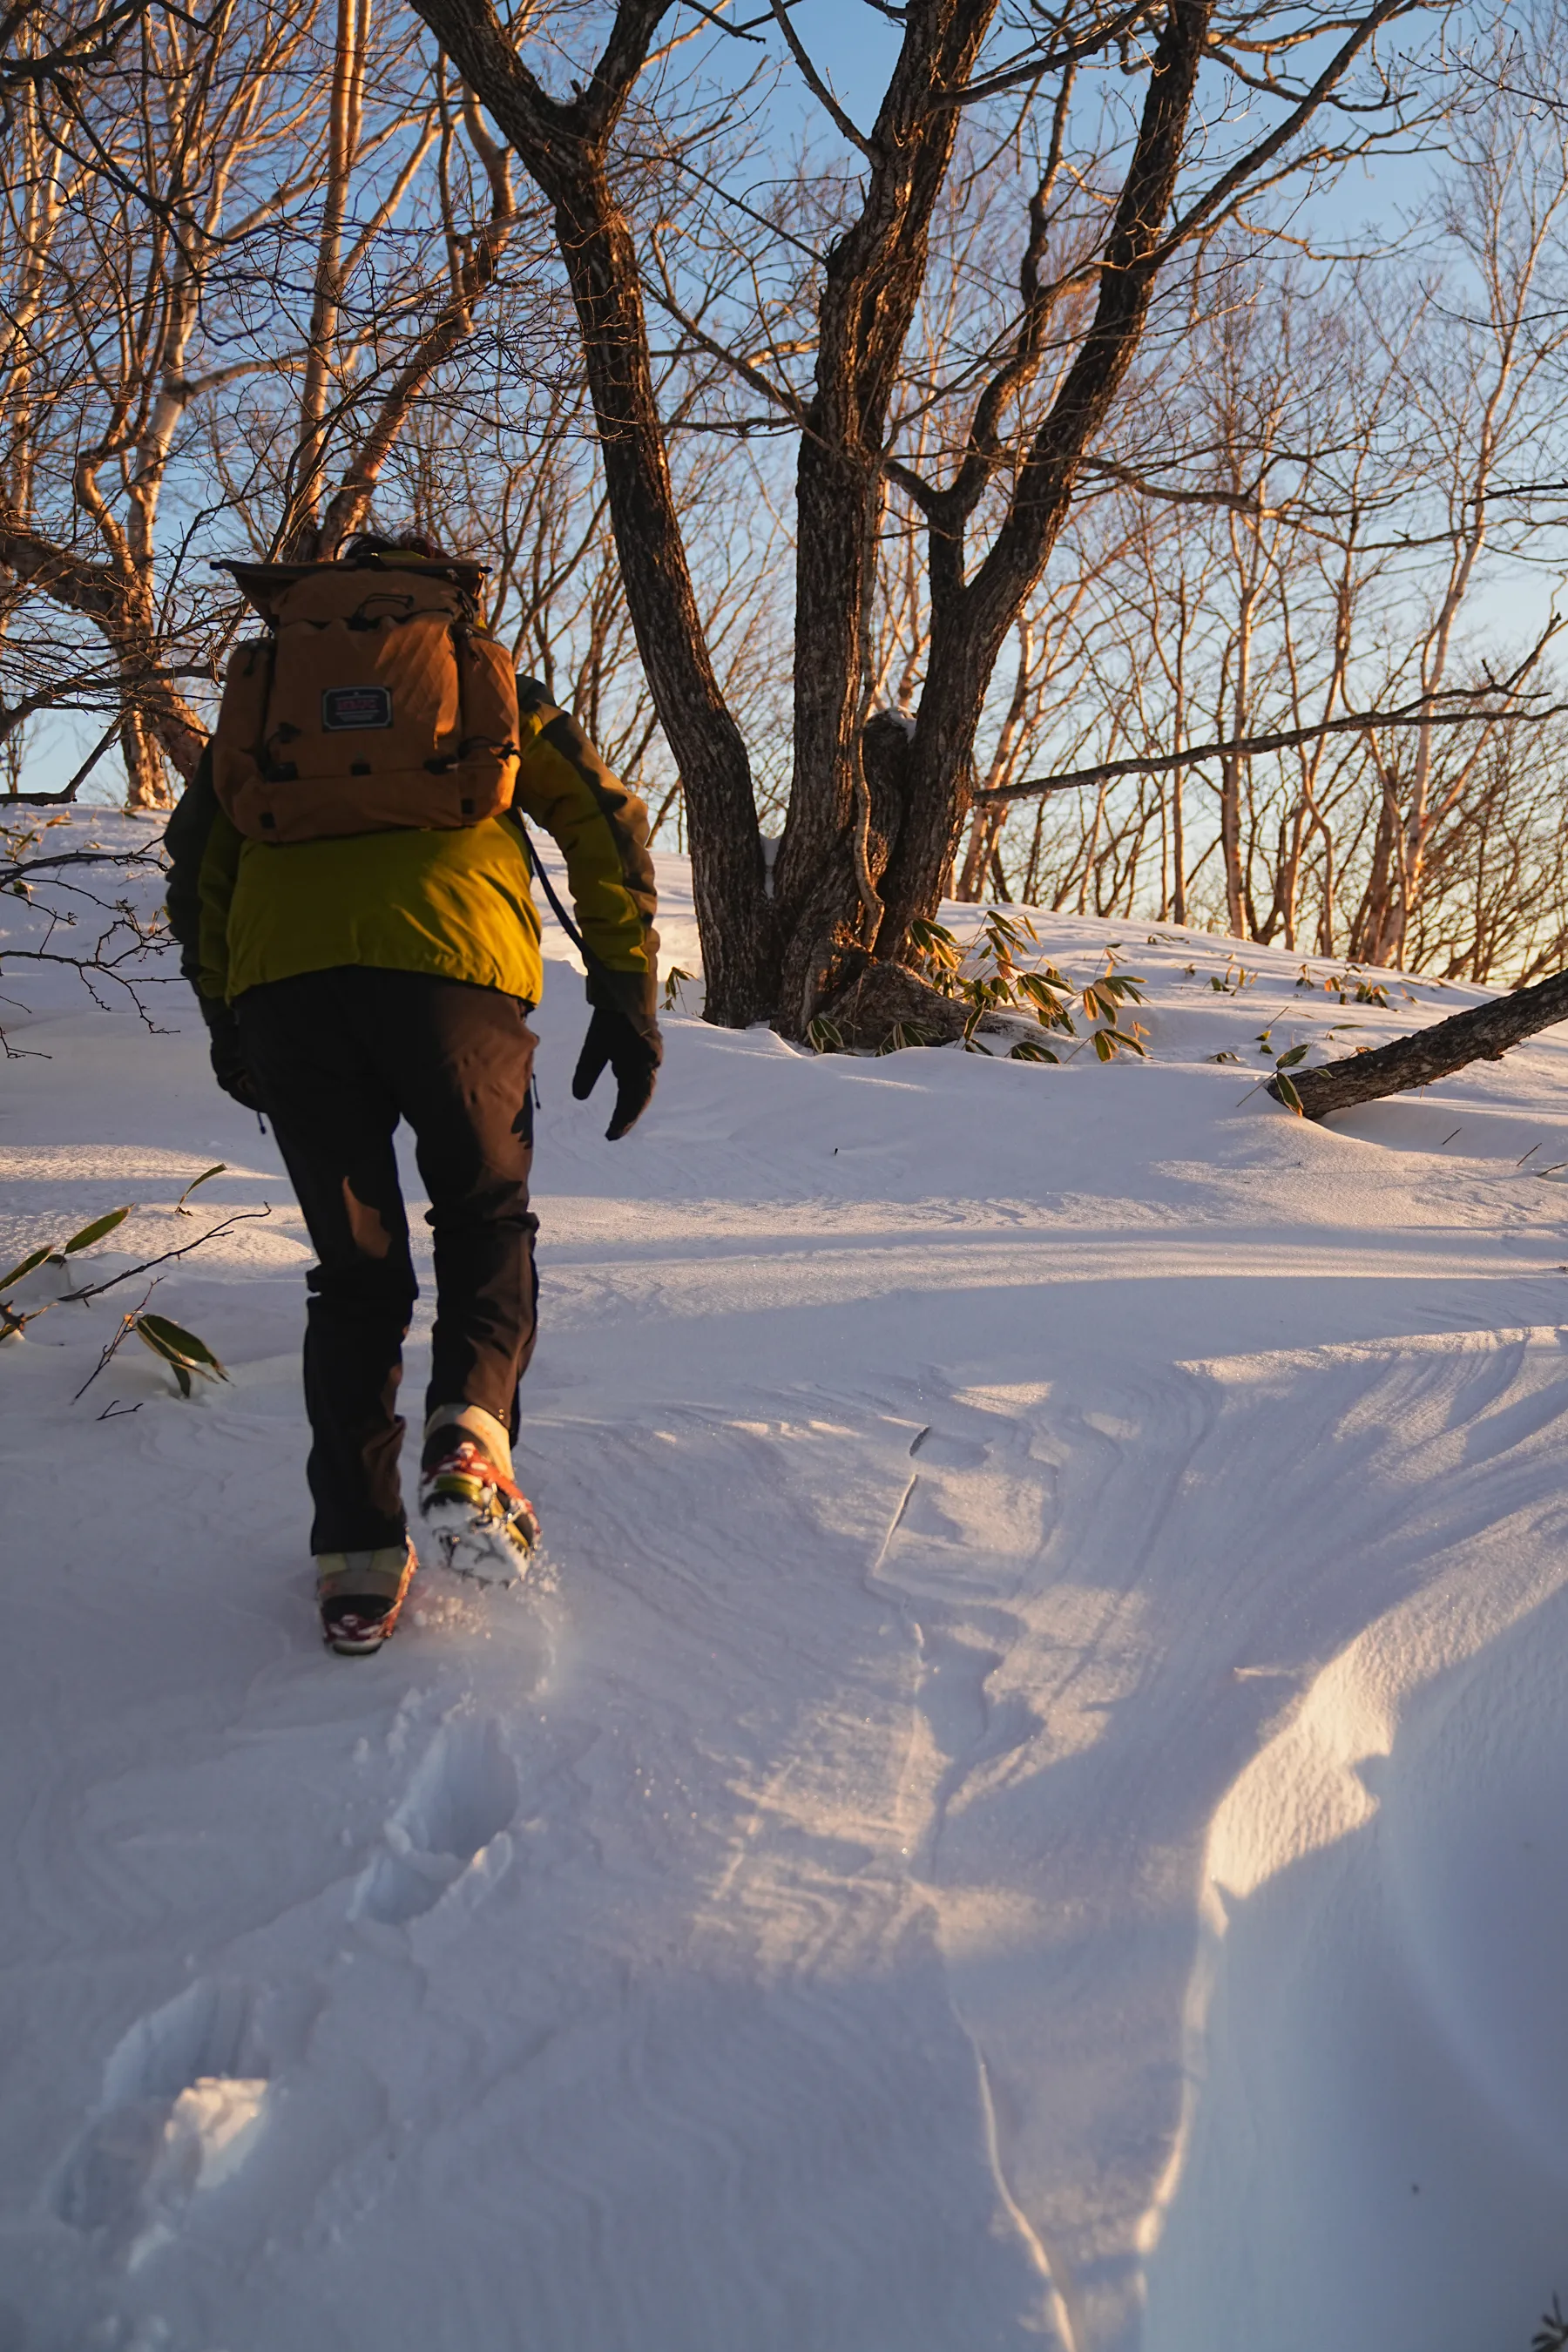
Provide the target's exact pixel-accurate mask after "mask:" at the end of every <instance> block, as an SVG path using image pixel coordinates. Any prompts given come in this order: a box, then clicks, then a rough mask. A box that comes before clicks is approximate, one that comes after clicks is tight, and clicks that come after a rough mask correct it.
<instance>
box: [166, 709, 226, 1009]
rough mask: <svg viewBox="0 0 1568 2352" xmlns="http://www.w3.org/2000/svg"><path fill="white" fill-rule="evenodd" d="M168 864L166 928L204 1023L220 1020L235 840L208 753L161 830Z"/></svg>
mask: <svg viewBox="0 0 1568 2352" xmlns="http://www.w3.org/2000/svg"><path fill="white" fill-rule="evenodd" d="M163 848H164V851H165V853H166V855H167V856H168V860H169V887H168V895H167V901H166V903H167V906H168V909H169V929H170V930H171V931H172V932H173V933H174V938H175V940H176V941H177V942H178V945H179V950H180V970H181V971H182V972H183V973H184V976H185V978H186V979H187V980H188V981H189V982H190V983H191V986H192V987H193V988H194V989H195V992H196V1002H197V1003H198V1004H199V1005H200V1006H201V1008H202V1012H203V1013H204V1014H205V1017H206V1020H207V1022H208V1024H209V1025H210V1024H212V1023H213V1022H214V1021H215V1020H218V1019H220V1018H222V1017H223V1014H224V1008H225V999H226V996H227V993H228V908H229V901H230V899H231V898H233V896H234V881H235V875H236V873H237V870H238V866H239V850H240V839H239V835H238V834H237V832H236V831H235V829H234V827H233V825H232V824H230V823H229V821H228V819H227V817H226V816H225V814H224V813H223V811H222V809H220V808H219V806H218V804H217V794H216V792H215V791H214V790H213V776H212V752H211V751H210V750H208V751H204V752H203V753H202V756H201V759H200V761H198V762H197V765H196V772H195V775H194V776H193V777H192V778H191V781H190V782H189V783H188V784H187V785H186V786H185V789H184V792H183V793H181V795H180V797H179V800H178V801H177V802H176V803H175V806H174V814H173V816H171V818H170V819H169V822H168V824H167V825H166V826H165V828H164V832H163Z"/></svg>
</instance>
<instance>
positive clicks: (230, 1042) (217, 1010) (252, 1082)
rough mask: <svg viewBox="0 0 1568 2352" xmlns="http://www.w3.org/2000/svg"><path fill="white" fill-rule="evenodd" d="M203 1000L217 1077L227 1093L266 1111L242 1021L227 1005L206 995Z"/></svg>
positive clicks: (252, 1108)
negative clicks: (244, 1042) (242, 1036)
mask: <svg viewBox="0 0 1568 2352" xmlns="http://www.w3.org/2000/svg"><path fill="white" fill-rule="evenodd" d="M200 1001H201V1008H202V1018H203V1020H204V1021H205V1023H206V1024H207V1035H208V1040H209V1044H210V1047H211V1052H212V1066H213V1076H214V1077H215V1078H216V1080H217V1082H218V1084H219V1086H220V1087H222V1088H223V1090H224V1092H225V1094H226V1095H231V1096H232V1097H233V1098H234V1100H235V1101H236V1102H237V1103H240V1104H242V1105H243V1106H244V1108H246V1109H247V1110H254V1111H261V1110H265V1109H266V1108H267V1106H266V1104H265V1103H264V1102H263V1101H262V1099H261V1088H260V1087H258V1085H257V1083H256V1074H255V1072H254V1071H253V1070H252V1069H251V1067H250V1065H249V1063H248V1062H247V1060H246V1058H245V1047H244V1045H242V1044H241V1042H240V1035H239V1024H238V1022H237V1020H236V1019H235V1017H234V1014H233V1013H232V1012H231V1011H230V1010H229V1007H228V1006H227V1005H226V1004H215V1003H213V1002H212V1000H211V998H210V997H205V996H204V997H203V998H202V999H201V1000H200Z"/></svg>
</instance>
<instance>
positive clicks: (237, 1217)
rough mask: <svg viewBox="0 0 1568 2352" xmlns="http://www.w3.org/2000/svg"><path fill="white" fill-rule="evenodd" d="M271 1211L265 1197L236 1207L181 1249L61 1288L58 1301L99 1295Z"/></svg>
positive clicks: (265, 1215) (64, 1304)
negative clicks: (75, 1287)
mask: <svg viewBox="0 0 1568 2352" xmlns="http://www.w3.org/2000/svg"><path fill="white" fill-rule="evenodd" d="M271 1214H272V1203H271V1202H269V1201H264V1202H262V1204H261V1206H260V1208H259V1209H237V1210H236V1211H235V1213H234V1215H233V1216H232V1217H225V1219H224V1220H223V1223H221V1224H217V1225H212V1226H209V1227H208V1229H207V1231H206V1232H205V1234H197V1236H196V1238H195V1241H194V1242H187V1243H186V1244H185V1245H184V1249H174V1250H165V1251H164V1252H163V1255H162V1256H161V1257H148V1258H143V1259H142V1263H141V1265H128V1266H127V1267H126V1269H125V1271H124V1273H123V1274H114V1275H110V1278H109V1280H108V1281H107V1282H94V1283H89V1285H88V1286H87V1288H86V1289H85V1290H62V1291H61V1293H60V1297H59V1304H60V1305H61V1306H62V1307H64V1306H66V1305H67V1304H68V1303H70V1302H72V1301H74V1302H76V1303H77V1304H78V1305H79V1304H80V1303H81V1302H82V1300H84V1299H88V1298H101V1297H102V1296H103V1294H104V1292H105V1291H106V1290H113V1289H116V1288H117V1287H118V1286H119V1285H120V1284H121V1283H122V1282H131V1281H132V1280H133V1279H134V1278H135V1276H137V1275H139V1274H147V1273H150V1272H151V1270H152V1268H153V1266H155V1265H171V1264H172V1263H173V1261H174V1259H175V1258H178V1257H189V1255H190V1254H191V1252H192V1251H193V1250H199V1249H200V1248H202V1247H203V1245H204V1244H205V1243H207V1242H216V1239H217V1237H218V1235H219V1234H226V1233H227V1232H228V1231H229V1229H230V1227H231V1226H233V1225H245V1224H249V1223H251V1222H252V1221H253V1220H254V1219H256V1218H258V1217H269V1216H270V1215H271ZM143 1304H145V1302H144V1301H143ZM136 1311H137V1313H138V1314H140V1313H141V1311H142V1310H141V1308H140V1307H138V1308H137V1310H136Z"/></svg>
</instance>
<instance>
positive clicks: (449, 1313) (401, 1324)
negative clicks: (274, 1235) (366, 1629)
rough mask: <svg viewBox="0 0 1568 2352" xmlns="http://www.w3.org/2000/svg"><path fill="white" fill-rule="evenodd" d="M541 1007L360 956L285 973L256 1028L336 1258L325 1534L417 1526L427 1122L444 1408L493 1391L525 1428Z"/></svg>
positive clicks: (322, 1380) (367, 1543)
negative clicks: (406, 1493) (417, 1320)
mask: <svg viewBox="0 0 1568 2352" xmlns="http://www.w3.org/2000/svg"><path fill="white" fill-rule="evenodd" d="M530 1010H531V1007H530V1006H529V1005H528V1004H526V1003H523V1002H521V1000H520V999H519V998H517V997H515V996H503V995H501V994H500V992H499V990H496V989H491V988H474V987H470V986H468V984H467V983H465V982H462V981H456V980H441V979H437V977H436V976H435V975H434V974H431V973H426V972H415V971H374V970H372V969H370V968H369V967H368V966H364V965H360V964H352V965H343V966H341V967H340V968H338V969H337V970H335V971H312V972H304V973H301V974H300V977H299V978H298V979H295V980H279V981H273V982H268V984H267V985H266V986H265V987H261V988H253V989H250V990H248V991H247V992H246V994H245V995H244V996H242V997H241V998H240V1000H239V1003H238V1005H237V1013H238V1015H239V1025H240V1034H241V1036H242V1038H243V1040H244V1045H245V1053H246V1059H247V1063H248V1065H249V1066H250V1068H251V1070H252V1071H253V1073H254V1074H255V1076H256V1079H257V1082H258V1087H259V1088H260V1092H261V1097H262V1100H263V1101H264V1102H265V1104H266V1106H267V1109H268V1115H269V1116H270V1118H271V1120H272V1125H273V1129H274V1131H275V1133H276V1135H277V1138H278V1144H279V1150H281V1152H282V1154H283V1159H284V1162H285V1165H286V1166H287V1168H288V1171H289V1177H290V1179H291V1180H292V1182H293V1186H294V1190H295V1192H297V1193H298V1195H299V1199H300V1208H301V1209H302V1210H303V1211H304V1214H305V1223H306V1225H307V1226H308V1228H309V1230H310V1240H311V1243H312V1244H313V1246H314V1248H315V1252H316V1255H317V1257H318V1259H319V1260H320V1263H319V1264H318V1265H314V1266H312V1267H311V1269H310V1274H309V1276H307V1281H308V1285H309V1288H310V1312H309V1317H308V1320H307V1325H306V1333H305V1407H306V1411H307V1412H309V1414H310V1431H311V1436H312V1441H313V1442H312V1444H311V1447H310V1469H309V1476H310V1493H311V1496H312V1497H313V1499H314V1501H315V1506H316V1517H315V1524H314V1527H313V1528H312V1530H311V1536H310V1549H311V1550H312V1551H314V1552H318V1553H319V1552H325V1551H359V1550H374V1549H379V1548H381V1547H382V1546H383V1545H387V1544H395V1543H398V1542H400V1541H401V1540H402V1538H403V1533H404V1528H405V1518H404V1511H403V1501H402V1494H401V1488H400V1484H399V1479H398V1454H399V1450H400V1447H401V1444H402V1439H403V1423H402V1422H401V1421H400V1420H399V1418H398V1416H397V1412H396V1403H397V1389H398V1383H399V1381H400V1380H401V1379H402V1375H403V1340H404V1336H405V1333H406V1331H407V1328H408V1318H409V1316H410V1313H411V1312H412V1309H413V1306H414V1301H415V1299H416V1297H417V1296H418V1290H417V1286H416V1283H415V1279H414V1265H413V1260H412V1258H411V1257H410V1255H409V1249H408V1219H407V1213H406V1212H405V1208H404V1205H403V1196H402V1193H401V1192H400V1191H399V1190H398V1183H397V1162H396V1160H395V1156H394V1153H393V1149H392V1138H393V1131H394V1129H395V1128H396V1126H397V1122H398V1120H399V1118H405V1119H406V1120H407V1121H408V1124H409V1126H410V1127H411V1128H412V1129H414V1133H415V1136H416V1143H417V1159H418V1162H419V1173H420V1175H421V1176H422V1177H423V1179H424V1181H425V1185H426V1190H427V1192H428V1193H429V1195H430V1209H429V1214H428V1217H427V1220H426V1222H427V1223H429V1224H430V1225H431V1226H432V1228H433V1229H434V1232H435V1239H436V1328H435V1332H434V1335H433V1338H432V1343H431V1358H430V1387H429V1391H428V1393H427V1396H426V1412H429V1411H431V1410H433V1409H434V1407H435V1406H437V1405H441V1404H477V1405H482V1406H483V1407H484V1409H485V1411H486V1412H490V1413H493V1414H494V1415H495V1417H496V1419H497V1420H498V1421H500V1422H504V1423H506V1424H507V1426H508V1427H509V1428H510V1431H511V1433H512V1435H513V1436H514V1437H515V1435H516V1434H517V1424H518V1401H517V1384H518V1381H520V1380H521V1377H522V1374H523V1372H524V1371H525V1370H526V1369H527V1366H528V1360H529V1358H530V1356H531V1354H532V1352H533V1339H534V1304H535V1298H536V1294H537V1288H538V1285H537V1280H536V1277H535V1275H534V1270H533V1236H534V1234H535V1232H536V1231H537V1230H538V1220H537V1218H535V1217H534V1216H533V1215H532V1213H531V1211H530V1209H529V1205H528V1178H529V1171H530V1167H531V1162H532V1159H533V1106H532V1097H531V1085H532V1076H533V1049H534V1046H535V1045H536V1044H537V1042H538V1041H537V1039H536V1038H535V1036H534V1034H533V1032H532V1030H531V1029H530V1027H529V1026H528V1021H527V1014H528V1013H529V1012H530Z"/></svg>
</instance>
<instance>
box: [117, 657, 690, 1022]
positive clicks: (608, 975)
mask: <svg viewBox="0 0 1568 2352" xmlns="http://www.w3.org/2000/svg"><path fill="white" fill-rule="evenodd" d="M518 697H519V701H520V704H521V734H520V742H521V764H520V769H519V775H518V784H517V793H516V797H515V800H514V803H513V807H514V809H515V811H516V812H517V813H518V814H521V816H524V817H527V818H530V819H531V820H533V821H534V822H535V823H537V824H540V825H541V826H542V827H543V829H544V830H545V831H546V832H547V833H549V834H550V835H552V837H553V839H554V840H555V841H556V842H557V843H558V844H559V845H560V846H561V849H562V850H563V853H564V856H565V859H566V875H567V880H568V883H569V885H570V887H571V891H572V897H573V899H574V903H575V907H576V912H577V920H578V923H579V925H580V927H581V929H582V932H583V936H584V941H585V943H586V945H587V948H588V950H589V957H590V966H591V971H590V994H591V995H593V996H594V997H595V1001H596V1002H602V1001H607V1002H610V1003H616V1004H619V1005H620V1006H621V1008H622V1009H623V1010H625V1011H626V1012H627V1013H631V1014H633V1015H634V1017H636V1016H637V1015H641V1016H643V1017H645V1018H647V1017H651V1015H652V1014H653V1013H654V1011H655V989H656V986H657V982H658V932H657V931H656V930H655V929H654V927H653V919H654V913H655V909H656V903H657V902H656V894H655V889H654V879H653V862H652V860H651V858H650V857H649V856H648V849H647V810H646V809H645V807H644V806H643V803H642V802H641V801H640V800H639V799H638V798H637V794H636V793H631V792H628V791H627V790H626V786H625V785H624V784H622V783H620V782H617V780H616V777H614V776H613V775H612V774H611V773H610V771H609V769H608V768H606V767H605V763H604V761H602V760H601V759H600V757H599V755H598V753H597V752H596V751H595V749H594V747H593V745H592V744H591V743H590V742H589V740H588V739H587V737H586V736H585V735H584V732H583V730H582V729H581V728H580V727H579V726H578V725H577V724H576V722H575V720H574V719H571V718H569V717H568V716H567V715H566V713H565V712H564V711H562V710H558V709H555V707H554V706H553V704H552V703H550V702H548V701H547V700H546V699H545V697H544V691H543V688H542V687H540V686H538V685H536V684H535V682H534V681H533V680H532V679H531V678H520V679H519V680H518ZM164 843H165V846H166V848H167V850H168V853H169V857H170V867H171V870H170V876H169V894H168V904H169V920H170V927H171V929H173V931H174V935H175V938H176V939H177V940H179V943H180V948H181V958H182V968H183V970H184V973H185V976H186V978H187V979H188V980H190V981H191V982H193V984H194V985H195V988H196V989H197V992H198V993H199V994H200V995H201V996H202V998H203V999H204V1000H205V1002H206V1003H209V1004H212V1005H214V1006H216V1004H217V1003H224V1002H226V1003H233V1002H234V1001H235V999H236V998H237V997H240V996H243V995H244V993H245V992H246V991H247V989H250V988H258V987H260V986H263V985H265V983H266V982H268V981H274V980H289V979H292V978H293V977H294V976H295V974H296V973H299V972H305V971H330V970H331V969H333V968H334V967H336V966H338V965H341V964H369V965H373V966H375V967H378V968H380V969H384V970H390V971H428V972H435V973H437V974H439V975H440V976H441V977H443V978H445V979H447V980H461V981H468V982H473V983H474V984H476V985H477V986H479V987H481V988H497V989H500V990H503V991H504V992H505V993H506V994H507V995H509V996H520V997H524V998H526V999H527V1001H528V1002H529V1003H531V1004H537V1003H538V1002H539V997H540V992H541V989H542V983H543V970H542V957H541V954H540V944H539V916H538V914H537V912H536V910H535V908H534V904H533V899H532V896H531V891H530V888H529V866H528V855H527V851H526V849H525V847H524V845H523V838H522V834H521V829H520V827H519V826H518V824H516V823H515V822H514V820H513V818H512V817H511V816H510V815H508V816H501V817H491V818H489V819H488V820H487V821H486V822H485V823H484V824H475V825H468V826H464V827H462V828H459V829H456V830H450V831H432V832H427V833H415V832H406V833H369V834H354V835H351V836H349V837H347V838H345V839H339V840H329V841H303V842H295V843H292V844H289V845H284V846H279V847H274V846H273V845H270V844H268V843H266V842H258V841H248V840H246V839H245V838H244V837H243V836H242V835H240V834H239V833H238V832H237V830H236V828H235V827H234V825H233V824H231V823H230V822H229V820H228V818H227V817H226V815H225V814H224V813H223V811H222V810H221V809H220V808H219V806H218V804H217V799H216V793H214V791H213V786H212V779H211V774H210V761H208V760H206V759H204V760H203V761H202V763H201V765H200V767H198V769H197V771H196V773H195V777H194V778H193V779H192V781H191V782H190V783H189V785H187V787H186V789H185V792H184V795H183V796H182V798H181V800H180V803H179V805H178V807H177V808H176V809H175V811H174V815H173V816H172V818H171V819H170V821H169V827H168V831H167V833H166V834H165V835H164Z"/></svg>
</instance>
